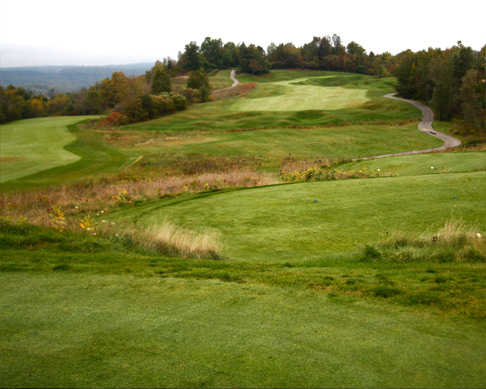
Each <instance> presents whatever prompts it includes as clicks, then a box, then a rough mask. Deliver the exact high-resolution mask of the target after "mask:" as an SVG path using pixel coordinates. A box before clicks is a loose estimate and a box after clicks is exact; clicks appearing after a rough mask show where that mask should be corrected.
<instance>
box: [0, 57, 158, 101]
mask: <svg viewBox="0 0 486 389" xmlns="http://www.w3.org/2000/svg"><path fill="white" fill-rule="evenodd" d="M152 66H153V64H152V63H137V64H129V65H107V66H29V67H8V68H0V85H2V86H3V87H6V86H7V85H10V84H12V85H15V86H18V87H23V88H26V89H29V90H32V91H34V92H36V93H43V94H45V95H47V94H48V93H49V91H51V90H52V89H54V90H55V91H56V92H75V91H77V90H79V89H81V88H83V87H89V86H90V85H93V84H95V83H96V82H98V81H101V80H102V79H103V78H106V77H110V76H111V74H112V73H113V72H119V71H122V72H124V73H125V74H126V75H127V76H138V75H141V74H144V73H145V71H146V70H149V69H150V68H151V67H152Z"/></svg>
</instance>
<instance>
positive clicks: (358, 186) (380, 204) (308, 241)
mask: <svg viewBox="0 0 486 389" xmlns="http://www.w3.org/2000/svg"><path fill="white" fill-rule="evenodd" d="M485 194H486V173H485V172H484V171H483V172H477V173H466V174H441V175H424V176H416V177H396V178H377V179H360V180H345V181H335V182H316V183H306V184H294V185H283V186H273V187H267V188H258V189H251V190H243V191H237V192H231V193H227V194H214V195H212V196H208V197H204V198H199V199H198V198H196V199H194V200H193V201H190V200H189V201H182V202H180V201H177V200H176V201H174V204H172V205H170V203H167V202H164V201H161V202H159V203H157V202H155V203H150V204H147V205H145V206H144V207H139V208H135V209H133V210H128V211H126V212H124V211H121V212H119V213H118V214H116V216H115V217H116V218H119V219H120V220H127V219H128V218H130V219H131V220H132V221H133V222H136V223H137V225H139V226H145V227H147V226H153V225H157V223H160V221H163V220H164V219H165V218H167V219H169V220H171V221H173V222H174V223H176V224H178V225H181V226H185V227H186V228H189V229H210V230H214V231H218V232H220V233H221V234H222V239H223V242H224V244H225V254H226V255H227V257H228V258H229V259H237V260H249V261H264V262H272V261H288V260H305V259H316V258H322V256H323V255H324V254H326V253H332V252H346V251H353V250H358V249H360V248H361V247H363V245H364V244H365V243H369V242H377V241H379V240H381V239H383V238H384V237H385V233H387V232H388V233H391V232H393V231H397V230H398V231H400V230H401V231H429V232H434V231H436V230H437V229H438V228H440V227H441V226H442V225H443V224H444V222H445V221H447V220H448V219H451V218H455V219H460V218H463V219H464V220H465V221H467V222H469V223H473V224H478V225H479V228H480V230H482V231H484V230H485V229H486V224H485V220H486V197H485Z"/></svg>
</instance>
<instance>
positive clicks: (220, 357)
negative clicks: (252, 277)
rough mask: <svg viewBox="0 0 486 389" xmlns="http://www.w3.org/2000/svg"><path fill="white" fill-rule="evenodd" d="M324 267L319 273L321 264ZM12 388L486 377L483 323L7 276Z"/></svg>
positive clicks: (1, 296)
mask: <svg viewBox="0 0 486 389" xmlns="http://www.w3.org/2000/svg"><path fill="white" fill-rule="evenodd" d="M325 272H326V271H325V270H323V275H324V274H325ZM0 308H1V312H2V320H1V324H0V325H1V331H0V351H1V352H0V379H1V382H2V386H6V387H121V386H123V387H198V388H199V387H262V388H263V387H287V388H288V387H421V388H425V387H433V388H436V387H450V388H455V387H471V388H473V387H482V386H483V385H484V382H485V380H486V373H485V372H486V348H485V345H484V342H482V341H481V339H484V338H485V336H486V330H485V328H484V326H482V325H480V324H478V323H470V322H464V321H458V320H450V319H447V318H444V317H441V316H440V315H433V314H428V313H426V312H420V311H417V310H412V309H409V308H403V307H394V306H390V305H384V304H380V303H378V304H370V303H368V302H365V301H361V302H352V301H351V302H348V301H347V300H346V299H339V298H335V297H334V298H333V297H330V296H329V295H327V294H322V293H319V292H312V291H304V290H298V289H286V288H275V287H269V286H265V285H258V284H252V283H249V284H237V283H228V282H223V281H220V280H194V279H192V280H183V279H170V278H168V279H167V278H157V277H149V278H147V277H140V276H130V275H106V274H105V275H96V274H90V273H65V272H62V271H61V272H51V273H30V274H28V276H27V273H15V272H13V273H2V274H0Z"/></svg>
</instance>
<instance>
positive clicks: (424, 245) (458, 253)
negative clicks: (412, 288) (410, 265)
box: [367, 220, 486, 262]
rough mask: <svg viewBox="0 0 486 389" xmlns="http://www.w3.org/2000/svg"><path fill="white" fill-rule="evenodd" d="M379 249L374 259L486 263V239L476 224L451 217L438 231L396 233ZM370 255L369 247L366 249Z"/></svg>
mask: <svg viewBox="0 0 486 389" xmlns="http://www.w3.org/2000/svg"><path fill="white" fill-rule="evenodd" d="M377 247H378V248H373V250H374V258H375V259H376V258H383V257H387V258H391V259H392V260H394V261H396V262H414V261H436V262H485V261H486V239H484V235H483V233H482V232H480V230H479V228H478V227H477V226H469V225H467V224H466V223H465V222H464V221H462V220H449V221H447V222H446V223H445V224H444V226H443V227H442V228H440V229H439V230H438V231H437V232H436V233H424V234H416V233H411V232H400V231H396V232H393V233H392V234H391V235H390V236H389V237H388V238H387V239H386V240H384V241H383V242H381V243H380V244H379V245H378V246H377ZM367 250H368V251H369V253H370V255H368V257H371V250H370V247H368V248H367Z"/></svg>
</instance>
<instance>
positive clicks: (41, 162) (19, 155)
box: [0, 116, 86, 182]
mask: <svg viewBox="0 0 486 389" xmlns="http://www.w3.org/2000/svg"><path fill="white" fill-rule="evenodd" d="M85 118H86V117H79V116H74V117H49V118H38V119H29V120H19V121H16V122H14V123H9V124H3V125H0V139H1V149H0V158H1V161H0V163H1V177H0V182H5V181H9V180H13V179H18V178H21V177H25V176H28V175H31V174H34V173H37V172H40V171H42V170H47V169H50V168H53V167H56V166H61V165H68V164H70V163H73V162H75V161H77V160H79V156H77V155H76V154H73V153H71V152H69V151H67V150H66V149H65V146H66V145H68V144H69V143H71V142H73V141H74V140H75V136H74V135H73V134H72V133H70V132H69V131H68V129H67V126H69V125H71V124H73V123H76V122H79V121H80V120H82V119H85Z"/></svg>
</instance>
